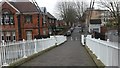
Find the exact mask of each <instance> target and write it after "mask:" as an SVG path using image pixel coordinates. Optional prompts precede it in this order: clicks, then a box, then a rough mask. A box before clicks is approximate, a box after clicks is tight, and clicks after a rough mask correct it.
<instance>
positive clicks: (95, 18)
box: [84, 9, 113, 33]
mask: <svg viewBox="0 0 120 68" xmlns="http://www.w3.org/2000/svg"><path fill="white" fill-rule="evenodd" d="M88 14H90V17H89V18H90V19H89V18H88ZM84 16H85V18H86V24H87V26H88V31H89V32H90V33H91V31H93V30H95V31H96V30H98V32H99V33H100V32H101V27H102V26H104V25H105V24H106V23H107V22H109V21H111V20H113V18H112V17H111V13H110V12H109V11H108V10H100V9H88V10H86V11H85V13H84ZM93 22H94V24H93Z"/></svg>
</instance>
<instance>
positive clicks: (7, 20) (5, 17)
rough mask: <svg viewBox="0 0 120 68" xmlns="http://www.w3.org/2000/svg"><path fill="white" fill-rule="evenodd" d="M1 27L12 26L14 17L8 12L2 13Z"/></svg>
mask: <svg viewBox="0 0 120 68" xmlns="http://www.w3.org/2000/svg"><path fill="white" fill-rule="evenodd" d="M1 24H3V25H8V24H10V25H12V24H14V16H13V14H11V13H9V12H3V14H2V23H1Z"/></svg>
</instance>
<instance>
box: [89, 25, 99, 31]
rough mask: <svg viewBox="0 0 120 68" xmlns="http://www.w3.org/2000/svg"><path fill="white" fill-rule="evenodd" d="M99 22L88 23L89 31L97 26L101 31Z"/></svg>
mask: <svg viewBox="0 0 120 68" xmlns="http://www.w3.org/2000/svg"><path fill="white" fill-rule="evenodd" d="M100 26H101V24H89V32H91V31H90V30H93V29H94V28H99V33H100V31H101V29H100Z"/></svg>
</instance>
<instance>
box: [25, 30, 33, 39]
mask: <svg viewBox="0 0 120 68" xmlns="http://www.w3.org/2000/svg"><path fill="white" fill-rule="evenodd" d="M26 36H27V40H32V31H26Z"/></svg>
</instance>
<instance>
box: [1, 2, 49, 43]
mask: <svg viewBox="0 0 120 68" xmlns="http://www.w3.org/2000/svg"><path fill="white" fill-rule="evenodd" d="M39 16H40V17H39ZM1 20H2V22H1V25H0V27H2V33H1V35H2V40H5V41H18V40H22V39H25V40H31V39H34V38H35V36H36V35H48V27H47V25H44V23H43V14H41V13H39V12H38V9H37V8H36V6H35V5H34V4H33V3H31V2H8V1H5V2H3V3H2V18H1ZM43 25H44V26H43Z"/></svg>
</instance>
